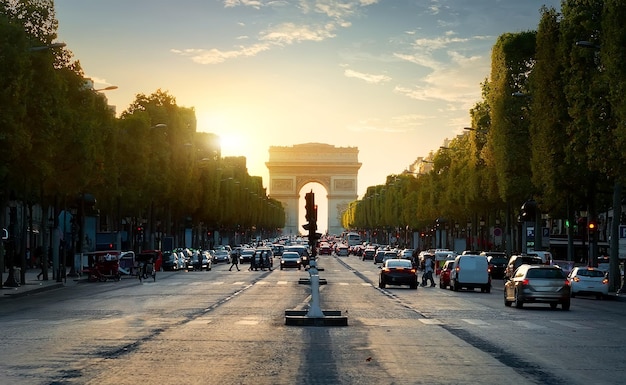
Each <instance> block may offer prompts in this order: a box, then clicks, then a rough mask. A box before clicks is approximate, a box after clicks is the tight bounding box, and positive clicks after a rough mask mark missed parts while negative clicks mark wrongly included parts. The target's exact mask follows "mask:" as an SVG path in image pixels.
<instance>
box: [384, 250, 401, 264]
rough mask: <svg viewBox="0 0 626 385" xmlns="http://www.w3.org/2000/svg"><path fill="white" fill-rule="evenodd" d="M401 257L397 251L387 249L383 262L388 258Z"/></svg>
mask: <svg viewBox="0 0 626 385" xmlns="http://www.w3.org/2000/svg"><path fill="white" fill-rule="evenodd" d="M396 258H399V257H398V253H396V252H395V251H390V250H388V251H385V254H384V255H383V263H385V261H386V260H388V259H396Z"/></svg>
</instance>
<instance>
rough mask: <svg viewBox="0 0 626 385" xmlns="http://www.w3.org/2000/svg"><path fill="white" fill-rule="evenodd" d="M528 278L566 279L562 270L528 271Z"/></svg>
mask: <svg viewBox="0 0 626 385" xmlns="http://www.w3.org/2000/svg"><path fill="white" fill-rule="evenodd" d="M526 278H565V275H564V274H563V271H562V270H561V269H528V272H527V273H526Z"/></svg>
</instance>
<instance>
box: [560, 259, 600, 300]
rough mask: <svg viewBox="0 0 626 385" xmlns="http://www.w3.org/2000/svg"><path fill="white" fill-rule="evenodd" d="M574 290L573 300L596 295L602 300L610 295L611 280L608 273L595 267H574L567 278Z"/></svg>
mask: <svg viewBox="0 0 626 385" xmlns="http://www.w3.org/2000/svg"><path fill="white" fill-rule="evenodd" d="M567 280H568V281H569V283H570V286H571V290H572V298H573V297H575V296H577V295H594V296H596V298H597V299H602V298H604V297H605V296H607V295H608V294H609V280H608V278H607V277H606V273H605V272H604V271H602V270H600V269H595V268H593V267H587V266H580V267H574V268H573V269H572V271H571V272H570V273H569V275H568V276H567Z"/></svg>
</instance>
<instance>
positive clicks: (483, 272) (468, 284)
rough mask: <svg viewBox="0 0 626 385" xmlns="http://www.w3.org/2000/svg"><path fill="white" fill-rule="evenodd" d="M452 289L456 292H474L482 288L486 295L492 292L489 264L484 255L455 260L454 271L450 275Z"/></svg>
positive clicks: (465, 256) (467, 255)
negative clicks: (463, 290)
mask: <svg viewBox="0 0 626 385" xmlns="http://www.w3.org/2000/svg"><path fill="white" fill-rule="evenodd" d="M450 287H451V288H452V290H454V291H459V290H460V289H462V288H467V289H469V290H474V289H475V288H477V287H478V288H480V291H481V292H483V293H485V292H487V293H489V292H491V277H490V276H489V264H488V263H487V257H485V256H484V255H469V254H465V255H458V256H457V257H456V258H455V259H454V270H452V272H451V273H450Z"/></svg>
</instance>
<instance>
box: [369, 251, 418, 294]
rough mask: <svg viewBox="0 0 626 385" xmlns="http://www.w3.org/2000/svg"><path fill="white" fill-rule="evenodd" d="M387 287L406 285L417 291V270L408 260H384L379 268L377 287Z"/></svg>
mask: <svg viewBox="0 0 626 385" xmlns="http://www.w3.org/2000/svg"><path fill="white" fill-rule="evenodd" d="M387 285H408V286H409V287H410V288H411V289H417V269H416V268H415V267H413V264H412V263H411V261H410V260H408V259H399V258H392V259H388V260H386V261H385V262H383V265H382V266H381V267H380V275H379V278H378V287H380V288H381V289H384V288H385V287H387Z"/></svg>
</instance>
